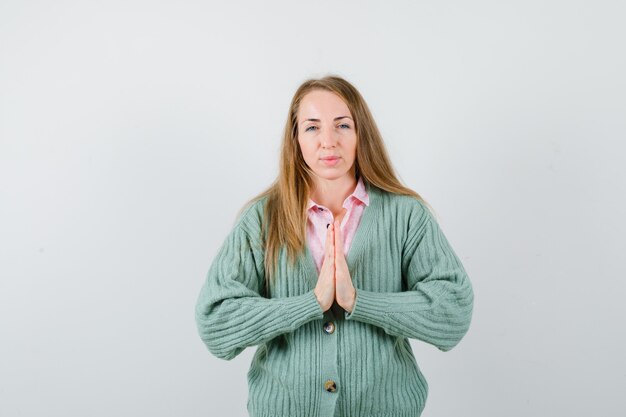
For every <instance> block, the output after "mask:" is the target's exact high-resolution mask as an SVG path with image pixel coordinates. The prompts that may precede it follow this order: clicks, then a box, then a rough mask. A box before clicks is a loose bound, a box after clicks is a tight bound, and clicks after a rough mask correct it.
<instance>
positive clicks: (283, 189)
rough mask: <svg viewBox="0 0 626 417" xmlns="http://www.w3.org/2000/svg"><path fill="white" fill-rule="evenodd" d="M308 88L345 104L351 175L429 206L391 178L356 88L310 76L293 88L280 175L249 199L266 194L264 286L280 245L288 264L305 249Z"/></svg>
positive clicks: (308, 174) (332, 78) (272, 272)
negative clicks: (303, 115) (352, 150)
mask: <svg viewBox="0 0 626 417" xmlns="http://www.w3.org/2000/svg"><path fill="white" fill-rule="evenodd" d="M313 90H326V91H330V92H333V93H335V94H337V95H338V96H339V97H340V98H341V99H342V100H343V101H344V102H345V103H346V105H347V106H348V109H349V110H350V113H352V117H353V120H354V125H355V131H356V135H357V145H356V159H355V162H354V165H355V166H354V168H355V179H358V178H359V176H361V177H362V179H363V181H364V183H369V184H371V185H373V186H375V187H378V188H379V189H382V190H385V191H388V192H390V193H395V194H400V195H409V196H413V197H415V198H416V199H418V200H420V201H422V202H423V203H424V204H425V205H426V206H427V207H428V208H429V210H431V211H432V208H431V207H430V205H429V204H428V203H427V202H426V201H425V200H424V199H423V198H422V197H421V196H420V195H419V194H418V193H417V192H415V191H413V190H411V189H410V188H407V187H405V186H404V185H402V184H401V183H400V181H399V180H398V178H397V177H396V174H395V171H394V169H393V167H392V164H391V161H390V160H389V156H388V155H387V150H386V149H385V145H384V142H383V139H382V136H381V134H380V132H379V130H378V127H377V126H376V123H375V122H374V118H373V117H372V114H371V112H370V110H369V108H368V106H367V104H366V102H365V100H364V99H363V97H362V96H361V94H360V93H359V92H358V90H357V89H356V88H355V87H354V86H353V85H352V84H350V83H349V82H348V81H346V80H345V79H343V78H341V77H339V76H335V75H328V76H325V77H323V78H318V79H315V78H310V79H308V80H306V81H304V82H303V83H302V84H301V85H300V87H298V89H297V90H296V92H295V94H294V96H293V98H292V100H291V105H290V106H289V113H288V115H287V122H286V124H285V128H284V131H283V140H282V145H281V151H280V161H279V164H280V165H279V173H278V177H277V178H276V180H274V182H273V183H272V185H270V186H269V187H268V188H267V189H266V190H265V191H263V192H261V193H260V194H258V195H256V196H255V197H253V198H252V199H251V200H249V201H248V202H247V203H246V204H245V205H244V207H243V208H242V209H241V210H240V213H241V212H243V210H244V209H245V208H246V207H248V206H249V205H250V204H253V203H254V202H256V201H258V200H260V199H262V198H264V197H267V201H266V203H265V206H264V216H263V219H264V220H263V226H262V230H263V233H262V235H263V236H262V237H261V238H262V244H263V246H264V248H265V277H266V287H267V288H269V287H270V283H271V281H272V278H273V277H274V275H275V273H276V269H275V268H276V267H277V262H278V256H279V252H280V248H281V247H282V246H285V247H286V250H287V254H288V259H289V262H290V263H291V264H292V265H293V264H294V263H295V262H296V260H297V256H298V255H301V254H303V253H304V250H305V244H306V222H307V213H306V207H307V202H308V198H309V193H310V190H312V188H313V181H312V177H313V171H312V170H311V169H310V168H309V166H308V165H307V164H306V163H305V161H304V158H303V156H302V152H301V150H300V145H299V143H298V120H297V115H298V109H299V106H300V102H301V101H302V99H303V97H304V96H305V95H306V94H308V93H309V92H311V91H313ZM274 220H276V221H274Z"/></svg>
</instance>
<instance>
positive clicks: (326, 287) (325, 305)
mask: <svg viewBox="0 0 626 417" xmlns="http://www.w3.org/2000/svg"><path fill="white" fill-rule="evenodd" d="M333 229H334V227H333V224H331V225H330V226H328V227H327V229H326V246H325V248H324V262H323V263H322V268H321V269H320V276H319V277H318V278H317V285H316V286H315V289H314V290H313V292H314V293H315V296H316V297H317V302H318V303H319V304H320V306H321V307H322V310H323V311H326V310H328V309H329V308H330V307H331V306H332V305H333V301H334V300H335V238H334V234H333Z"/></svg>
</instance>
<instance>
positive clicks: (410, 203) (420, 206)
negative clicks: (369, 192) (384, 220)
mask: <svg viewBox="0 0 626 417" xmlns="http://www.w3.org/2000/svg"><path fill="white" fill-rule="evenodd" d="M373 191H374V192H375V193H376V194H378V196H379V198H380V199H381V203H382V205H383V206H385V207H386V211H388V212H393V213H394V215H393V216H389V218H390V219H392V220H393V221H395V222H402V223H410V224H412V225H414V226H415V225H416V224H423V223H424V222H425V221H426V220H427V219H429V218H430V217H433V214H432V211H431V209H430V207H429V205H428V204H427V203H426V202H425V201H424V200H422V199H420V198H418V197H416V196H414V195H407V194H396V193H392V192H389V191H386V190H382V189H378V188H376V189H373Z"/></svg>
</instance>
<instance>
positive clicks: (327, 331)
mask: <svg viewBox="0 0 626 417" xmlns="http://www.w3.org/2000/svg"><path fill="white" fill-rule="evenodd" d="M337 330H338V328H337V320H336V318H335V315H334V313H333V311H332V309H331V310H328V311H327V312H326V313H325V315H324V320H323V322H322V352H323V355H324V356H323V358H322V362H321V363H322V367H321V368H322V369H321V377H322V378H323V379H322V380H321V381H320V382H321V385H322V386H321V389H323V390H324V393H325V394H326V395H323V396H322V397H323V398H322V404H321V410H320V414H319V415H320V416H328V417H333V416H334V415H335V412H336V406H337V398H338V394H339V385H340V382H341V381H339V370H338V367H337V355H338V346H337V343H338V339H337Z"/></svg>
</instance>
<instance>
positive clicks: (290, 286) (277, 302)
mask: <svg viewBox="0 0 626 417" xmlns="http://www.w3.org/2000/svg"><path fill="white" fill-rule="evenodd" d="M473 300H474V294H473V290H472V285H471V283H470V281H469V279H468V276H467V273H466V271H465V269H464V267H463V265H462V264H461V262H460V260H459V258H458V256H457V255H456V254H455V252H454V250H453V249H452V247H451V246H450V243H449V242H448V240H447V239H446V237H445V236H444V234H443V232H442V229H441V228H440V227H439V225H438V223H437V221H436V220H435V217H434V216H433V214H432V212H431V209H430V208H429V206H428V204H427V203H426V202H425V201H424V200H423V199H422V198H421V197H420V196H419V195H418V194H417V193H416V192H414V191H413V190H411V189H409V188H407V187H405V186H403V185H402V184H401V183H400V181H399V180H398V179H397V178H396V175H395V174H394V170H393V168H392V165H391V162H390V161H389V158H388V156H387V152H386V150H385V146H384V143H383V140H382V138H381V135H380V133H379V131H378V128H377V127H376V124H375V122H374V119H373V118H372V115H371V113H370V111H369V109H368V107H367V104H366V103H365V101H364V99H363V98H362V96H361V94H360V93H359V92H358V91H357V90H356V88H355V87H354V86H353V85H351V84H350V83H349V82H347V81H346V80H344V79H342V78H340V77H336V76H327V77H324V78H321V79H310V80H307V81H306V82H304V83H303V84H302V85H301V86H300V87H299V88H298V90H297V91H296V93H295V95H294V97H293V99H292V102H291V106H290V108H289V114H288V118H287V123H286V126H285V130H284V137H283V143H282V150H281V156H280V170H279V174H278V178H277V179H276V181H275V182H274V183H273V184H272V185H271V186H270V187H269V188H268V189H267V190H265V191H264V192H263V193H261V194H259V195H258V196H256V197H255V198H253V199H252V200H251V201H250V202H249V203H248V204H246V205H245V206H244V208H243V209H242V210H241V212H240V213H239V214H238V216H237V220H236V222H235V225H234V227H233V229H232V231H231V232H230V233H229V234H228V236H227V237H226V239H225V241H224V243H223V244H222V246H221V248H220V250H219V251H218V253H217V255H216V257H215V258H214V260H213V263H212V264H211V267H210V268H209V271H208V273H207V276H206V280H205V282H204V285H203V287H202V289H201V291H200V295H199V297H198V300H197V304H196V308H195V318H196V323H197V327H198V332H199V334H200V337H201V339H202V340H203V341H204V343H205V344H206V346H207V348H208V350H209V351H210V352H211V353H212V354H213V355H215V356H216V357H218V358H222V359H226V360H230V359H233V358H234V357H236V356H237V355H238V354H239V353H241V352H242V351H243V350H244V349H245V348H246V347H248V346H258V348H257V350H256V352H255V354H254V357H253V360H252V364H251V365H250V368H249V371H248V374H247V379H248V388H249V393H248V400H247V409H248V412H249V414H250V415H251V416H252V417H270V416H285V417H286V416H289V417H297V416H303V417H305V416H306V417H311V416H323V417H333V416H359V417H368V416H372V417H373V416H376V417H382V416H385V417H408V416H411V417H415V416H419V415H420V414H421V413H422V410H423V409H424V406H425V404H426V398H427V394H428V384H427V382H426V380H425V378H424V376H423V374H422V373H421V371H420V368H419V366H418V365H417V362H416V360H415V357H414V355H413V351H412V349H411V345H410V343H409V341H408V339H409V338H412V339H417V340H421V341H423V342H426V343H429V344H431V345H433V346H435V347H437V348H438V349H439V350H441V351H444V352H446V351H449V350H450V349H452V348H453V347H454V346H456V345H457V344H458V343H459V342H460V341H461V339H462V338H463V336H464V335H465V334H466V333H467V331H468V329H469V325H470V321H471V317H472V310H473Z"/></svg>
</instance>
